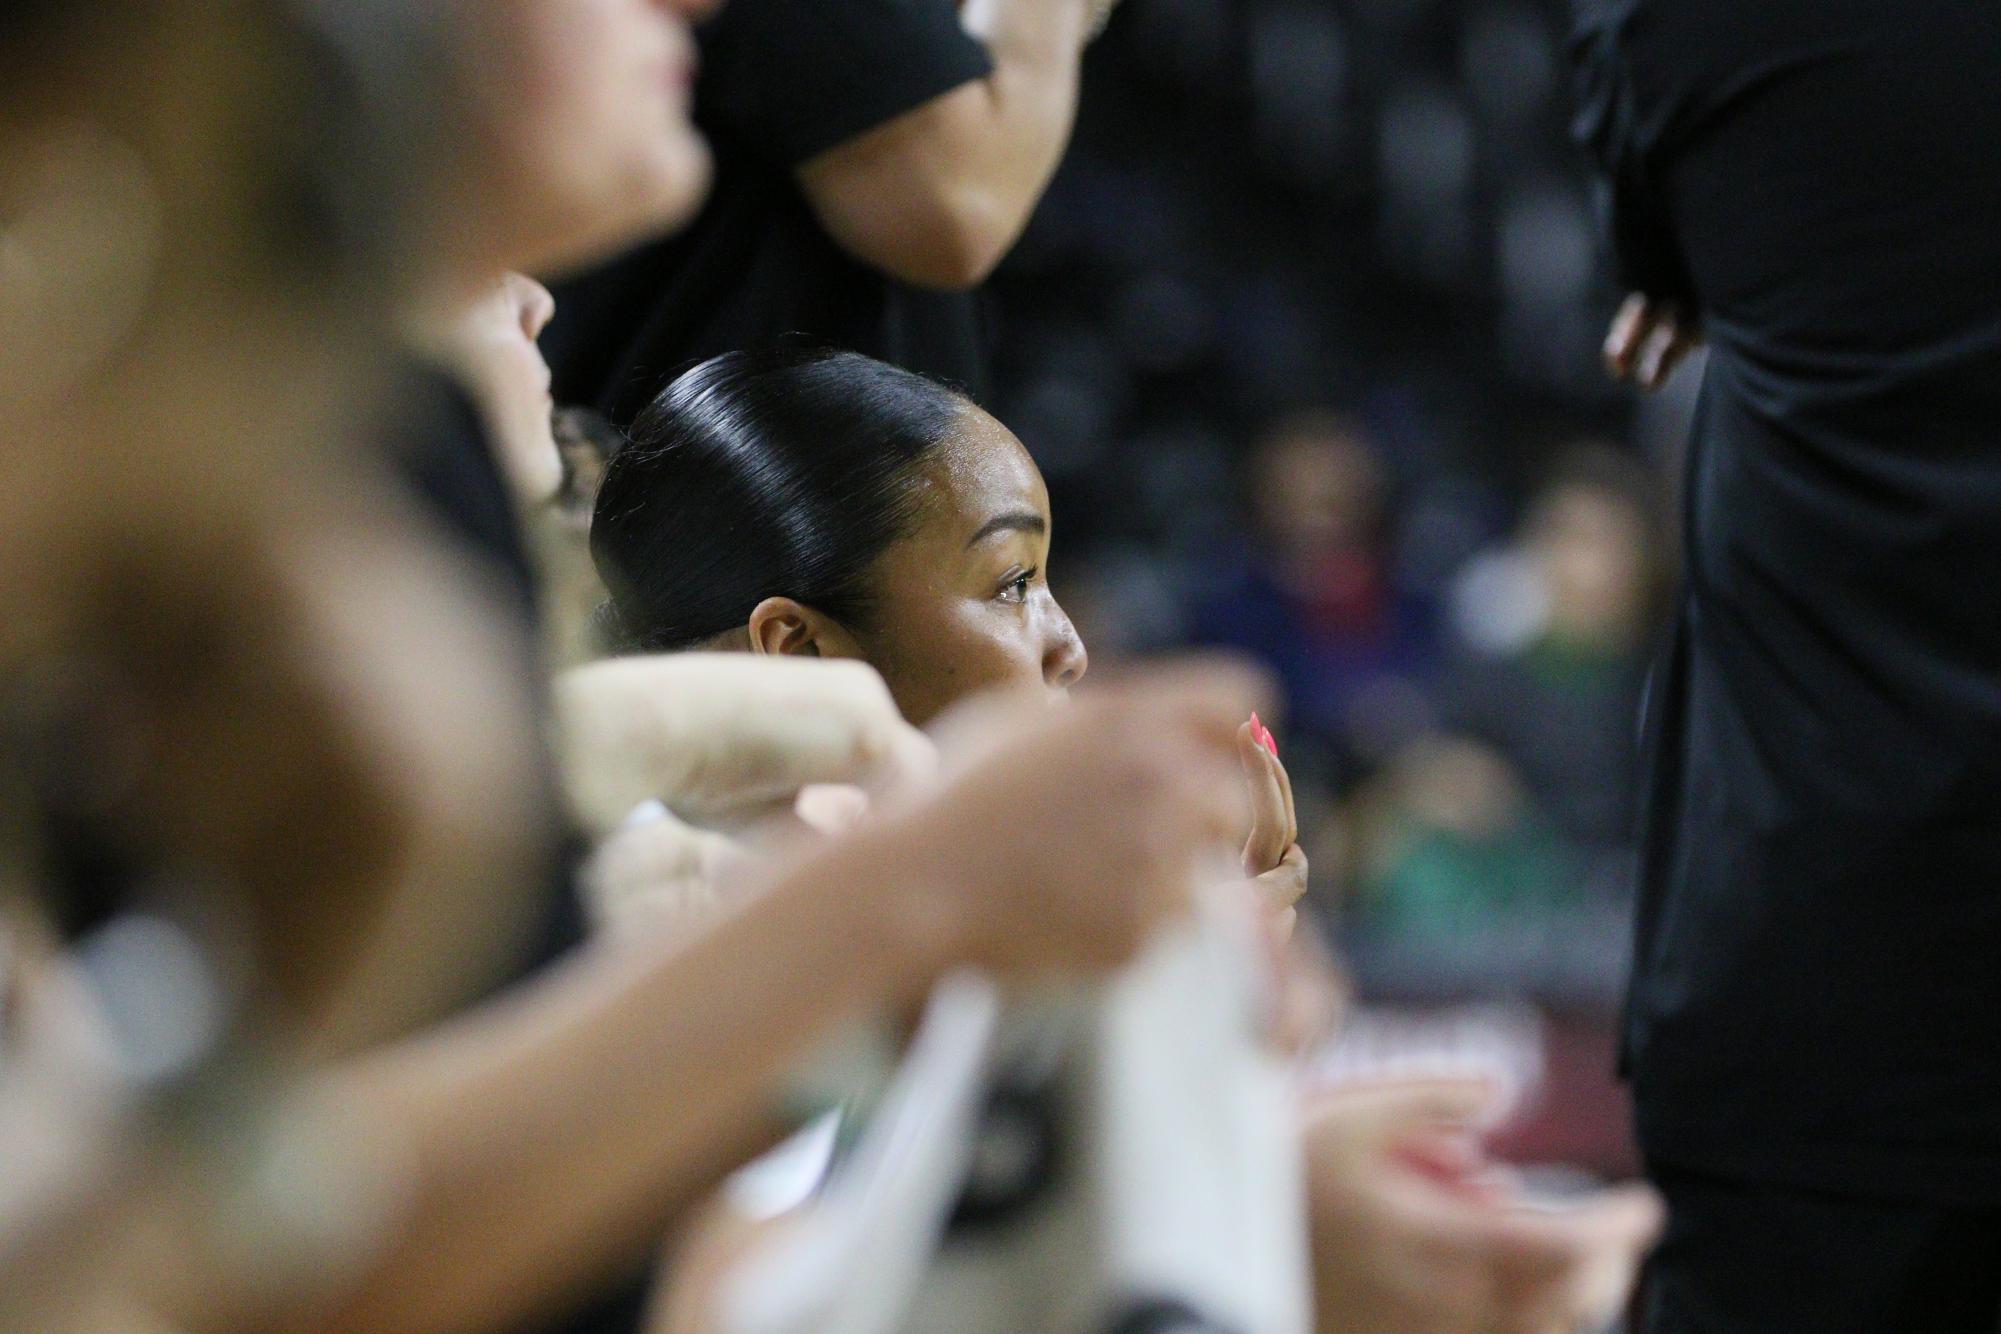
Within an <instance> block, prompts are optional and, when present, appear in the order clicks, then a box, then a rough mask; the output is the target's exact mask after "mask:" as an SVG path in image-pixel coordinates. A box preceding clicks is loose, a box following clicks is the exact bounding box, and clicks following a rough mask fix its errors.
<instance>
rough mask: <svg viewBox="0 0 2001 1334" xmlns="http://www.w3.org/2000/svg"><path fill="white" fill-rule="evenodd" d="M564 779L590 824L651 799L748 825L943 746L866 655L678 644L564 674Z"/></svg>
mask: <svg viewBox="0 0 2001 1334" xmlns="http://www.w3.org/2000/svg"><path fill="white" fill-rule="evenodd" d="M556 724H557V731H558V737H559V746H560V754H561V758H562V768H563V778H564V782H565V785H566V787H567V788H568V790H569V793H570V798H571V801H572V803H573V804H574V806H575V808H576V812H577V815H578V817H579V818H580V819H582V820H583V822H584V824H585V826H586V828H588V829H590V830H591V831H593V832H596V833H603V832H605V831H607V830H610V829H614V828H616V827H617V826H618V825H619V824H620V822H621V821H623V820H624V819H625V817H626V815H627V814H628V813H629V812H630V811H631V810H632V808H633V807H634V806H636V805H638V804H639V803H640V802H643V801H647V800H658V801H660V802H662V803H664V804H665V805H666V806H668V807H669V808H670V809H671V810H673V811H674V812H675V814H677V815H679V816H680V817H682V818H683V819H686V820H690V821H693V822H695V823H698V824H705V825H722V826H734V825H742V824H745V823H749V822H751V821H755V820H759V819H764V818H768V817H769V816H770V815H772V814H773V813H774V812H782V811H786V810H788V809H789V808H790V807H791V805H792V803H793V802H794V801H795V799H796V798H797V797H798V795H799V792H800V790H801V789H802V788H805V787H807V786H809V785H812V784H817V783H845V784H853V785H855V786H857V787H861V788H863V789H865V790H871V791H873V790H880V789H881V788H883V787H885V786H888V785H890V784H892V783H896V782H899V781H903V780H906V779H908V778H910V777H912V776H913V775H922V774H925V773H928V772H930V771H931V769H932V768H933V767H934V765H935V754H934V752H933V750H932V747H931V743H930V742H929V741H927V740H926V739H925V737H924V735H923V733H921V732H919V731H917V730H916V729H915V728H913V727H911V726H910V725H909V724H908V723H906V722H904V721H903V718H902V716H901V715H900V714H898V713H897V711H896V704H895V702H894V701H892V700H891V699H890V695H889V690H888V688H887V687H886V686H884V685H883V683H882V678H881V677H880V676H877V675H876V673H875V672H874V670H873V669H871V668H870V667H868V666H867V665H866V664H863V663H859V662H836V661H828V660H824V659H814V658H789V657H788V658H780V657H757V656H753V655H750V654H742V653H729V654H721V653H677V654H670V655H662V656H656V657H631V658H614V659H611V660H609V661H606V662H597V663H592V664H590V665H588V666H585V667H578V668H575V669H573V670H571V671H569V672H566V673H564V674H563V675H562V676H561V677H559V678H558V679H557V682H556Z"/></svg>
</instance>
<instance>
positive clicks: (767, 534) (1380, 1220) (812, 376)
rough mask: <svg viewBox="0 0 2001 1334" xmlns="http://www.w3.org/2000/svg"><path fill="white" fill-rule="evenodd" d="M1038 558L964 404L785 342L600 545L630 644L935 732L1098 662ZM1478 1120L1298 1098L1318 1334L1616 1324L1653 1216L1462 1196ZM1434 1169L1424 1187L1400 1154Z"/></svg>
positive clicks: (1423, 1100) (721, 1237) (637, 440)
mask: <svg viewBox="0 0 2001 1334" xmlns="http://www.w3.org/2000/svg"><path fill="white" fill-rule="evenodd" d="M1052 537H1053V533H1052V529H1051V519H1050V511H1049V499H1048V493H1047V490H1046V488H1045V486H1044V484H1043V481H1042V477H1041V475H1040V473H1039V471H1038V470H1037V469H1036V467H1035V464H1034V462H1033V461H1032V460H1031V459H1030V458H1029V456H1028V453H1027V451H1026V450H1024V449H1023V448H1022V446H1021V444H1020V442H1019V441H1018V440H1016V439H1015V438H1014V436H1013V435H1012V434H1010V433H1009V432H1008V431H1007V429H1006V428H1005V427H1004V426H1002V425H1001V424H1000V423H998V422H996V421H994V420H993V419H992V418H991V417H989V416H988V415H987V414H985V413H984V412H981V411H980V410H979V409H978V408H977V407H975V406H974V405H973V404H972V403H970V402H969V401H967V400H966V399H965V398H963V397H962V396H961V395H959V394H957V393H955V392H953V391H952V390H950V389H947V388H945V387H943V386H941V385H938V384H936V383H935V382H932V381H928V380H926V379H924V378H922V377H919V376H916V375H913V374H910V373H909V372H905V371H902V370H899V369H897V368H893V367H889V366H886V365H883V364H881V363H879V362H875V361H872V360H870V359H868V358H864V357H861V356H858V355H856V354H853V353H846V352H838V351H834V350H830V349H825V348H818V347H812V346H798V345H781V346H778V347H773V348H770V349H764V350H760V351H756V352H750V353H735V354H729V355H726V356H723V357H718V358H715V359H713V360H711V361H709V362H705V363H703V364H702V365H700V366H697V367H695V368H694V369H692V370H690V371H688V372H687V373H686V374H684V375H683V376H681V377H680V378H679V379H677V380H676V381H675V383H674V384H673V385H671V386H670V387H669V388H668V389H667V390H666V391H665V392H664V393H663V394H662V395H661V397H660V398H659V399H658V400H656V402H655V403H654V404H653V406H652V407H650V408H649V409H648V410H647V411H646V412H645V413H644V414H642V415H641V417H640V419H639V421H638V422H637V423H636V424H635V426H634V428H633V440H632V443H631V444H630V445H629V446H627V448H626V449H625V450H624V451H622V452H621V453H620V454H619V455H618V457H617V458H616V459H614V461H613V463H612V465H611V467H610V469H609V470H608V472H607V475H606V479H605V484H604V488H603V490H602V492H601V493H600V497H599V508H598V514H597V518H596V522H595V525H594V528H593V534H592V549H593V554H594V555H595V557H596V559H597V561H598V563H599V567H600V570H601V572H602V573H603V575H604V577H605V582H606V584H607V586H608V587H609V588H610V589H611V590H612V597H613V603H612V608H613V612H614V615H613V616H612V617H610V618H609V619H610V622H611V624H612V627H613V630H614V633H615V634H616V635H617V636H618V638H619V640H620V642H621V643H622V644H623V645H624V646H625V647H627V648H629V649H635V650H643V651H649V652H684V651H688V650H705V651H708V652H712V653H713V652H721V653H725V654H731V655H746V656H748V657H749V658H750V660H751V662H752V663H755V662H757V661H760V660H767V659H772V658H777V659H780V660H783V659H786V658H803V659H808V660H815V659H817V660H833V661H840V662H848V661H854V660H860V661H864V662H867V663H870V664H872V665H873V666H875V667H876V668H878V669H879V670H880V671H881V673H882V675H883V679H884V680H885V681H886V682H887V684H888V686H889V688H890V690H891V692H892V693H893V694H894V696H895V698H896V700H897V702H898V704H899V706H900V707H901V709H902V710H903V712H904V713H905V714H906V715H908V716H909V717H912V718H914V719H917V720H919V721H929V720H931V719H933V718H935V717H937V716H939V715H940V713H941V712H942V711H944V710H946V709H947V708H949V707H950V706H952V705H954V704H956V703H958V702H960V701H962V700H963V699H964V698H965V697H967V696H968V695H970V694H972V693H975V692H978V691H981V690H994V689H1003V690H1007V691H1010V692H1014V693H1019V694H1022V695H1024V696H1026V697H1029V698H1037V699H1042V700H1050V701H1053V700H1058V699H1063V698H1066V697H1067V696H1068V695H1069V692H1070V690H1071V688H1072V687H1073V686H1075V685H1076V684H1077V683H1078V682H1079V680H1080V679H1081V677H1082V676H1083V673H1084V671H1085V668H1086V665H1087V661H1088V660H1087V656H1086V653H1085V649H1084V646H1083V644H1082V643H1081V642H1080V641H1079V640H1078V637H1077V634H1076V631H1075V629H1074V628H1073V627H1072V625H1071V623H1070V621H1069V618H1068V617H1067V616H1066V615H1065V614H1064V611H1063V608H1062V606H1061V604H1060V603H1059V602H1058V601H1057V599H1056V596H1055V594H1054V592H1053V590H1052V588H1051V584H1050V560H1051V547H1052ZM746 666H747V667H748V666H749V664H746ZM1078 698H1079V699H1080V700H1082V699H1088V698H1089V695H1088V694H1083V695H1080V696H1079V697H1078ZM1073 707H1077V706H1074V705H1073ZM1238 748H1239V757H1240V759H1241V761H1242V764H1243V767H1244V771H1245V775H1246V777H1247V778H1248V780H1249V782H1250V784H1251V789H1252V803H1251V807H1252V811H1253V815H1254V820H1253V823H1252V827H1251V830H1250V835H1249V838H1248V840H1247V842H1246V844H1245V846H1244V848H1243V854H1242V855H1243V869H1244V871H1245V873H1246V875H1247V876H1248V877H1250V885H1251V887H1252V888H1253V891H1254V901H1256V902H1258V903H1260V904H1261V905H1262V906H1263V908H1264V910H1265V912H1266V914H1267V915H1268V925H1269V927H1270V929H1272V930H1273V931H1274V933H1275V934H1276V935H1278V936H1280V937H1284V936H1286V935H1288V934H1289V933H1290V931H1291V927H1292V914H1293V905H1294V904H1295V903H1296V902H1297V901H1298V900H1299V898H1300V897H1301V895H1302V894H1303V893H1304V891H1305V877H1306V866H1305V859H1304V856H1303V854H1302V853H1301V850H1300V849H1299V847H1298V844H1297V841H1296V840H1297V837H1298V828H1297V822H1296V819H1295V818H1294V816H1293V814H1292V805H1291V799H1290V791H1289V788H1290V783H1289V779H1288V777H1287V775H1286V773H1285V770H1284V767H1283V765H1281V764H1280V763H1279V762H1278V759H1277V755H1276V753H1275V750H1276V748H1275V746H1273V745H1271V744H1270V743H1269V738H1268V734H1261V733H1258V732H1256V731H1254V730H1253V725H1250V724H1247V725H1245V727H1243V728H1241V729H1240V730H1239V735H1238ZM1012 833H1013V835H1014V836H1016V837H1018V838H1019V839H1020V840H1021V841H1022V842H1023V843H1024V845H1025V844H1027V843H1032V842H1035V841H1037V840H1038V839H1039V838H1040V832H1039V830H1038V829H1036V828H1034V827H1024V828H1020V829H1017V830H1014V831H1012ZM1302 999H1305V998H1304V997H1302ZM1309 1008H1310V1002H1308V1003H1307V1004H1305V1005H1302V1009H1303V1010H1304V1009H1309ZM1481 1102H1482V1092H1481V1090H1480V1089H1479V1087H1477V1086H1474V1087H1471V1088H1468V1087H1463V1086H1459V1085H1454V1084H1444V1085H1439V1086H1426V1085H1420V1086H1417V1087H1411V1088H1402V1089H1373V1090H1361V1091H1353V1092H1349V1093H1344V1094H1337V1095H1332V1096H1328V1097H1309V1098H1308V1099H1307V1100H1306V1104H1305V1107H1304V1109H1303V1112H1302V1115H1303V1117H1304V1118H1305V1121H1306V1125H1307V1130H1306V1134H1305V1152H1306V1153H1307V1156H1308V1160H1309V1177H1310V1180H1311V1197H1312V1198H1311V1208H1312V1210H1313V1222H1314V1233H1315V1245H1316V1251H1317V1254H1316V1257H1315V1258H1316V1279H1317V1281H1316V1294H1317V1301H1318V1303H1319V1308H1320V1320H1319V1324H1318V1327H1319V1328H1324V1329H1328V1330H1336V1329H1370V1330H1410V1331H1417V1330H1424V1331H1428V1332H1429V1334H1452V1332H1454V1331H1461V1330H1465V1331H1472V1330H1483V1329H1493V1328H1523V1329H1539V1330H1540V1329H1571V1328H1576V1327H1579V1325H1580V1322H1582V1323H1584V1324H1588V1323H1589V1322H1591V1321H1593V1320H1595V1319H1602V1318H1603V1316H1604V1315H1606V1314H1608V1313H1609V1312H1610V1311H1611V1310H1613V1309H1614V1307H1615V1306H1616V1305H1617V1302H1618V1300H1619V1298H1620V1295H1621V1294H1622V1293H1623V1292H1624V1291H1625V1288H1626V1285H1627V1283H1628V1282H1629V1280H1630V1275H1631V1272H1632V1268H1633V1266H1634V1264H1635V1263H1636V1261H1637V1256H1638V1253H1639V1250H1640V1249H1641V1248H1642V1247H1643V1246H1644V1245H1645V1243H1646V1240H1647V1238H1648V1237H1649V1236H1650V1235H1651V1230H1652V1226H1653V1219H1654V1207H1653V1204H1652V1201H1651V1199H1650V1198H1649V1197H1648V1196H1647V1195H1646V1194H1645V1192H1632V1191H1625V1192H1611V1193H1608V1194H1606V1195H1604V1196H1601V1197H1598V1198H1596V1199H1593V1200H1591V1201H1588V1202H1584V1203H1581V1204H1580V1205H1579V1206H1578V1207H1577V1208H1576V1209H1575V1211H1574V1212H1561V1213H1549V1214H1542V1213H1536V1212H1534V1211H1531V1210H1528V1209H1526V1208H1525V1207H1523V1206H1522V1202H1521V1201H1520V1200H1518V1199H1516V1198H1515V1197H1513V1196H1512V1195H1511V1194H1510V1193H1509V1192H1507V1191H1506V1190H1505V1189H1490V1188H1489V1186H1487V1185H1476V1184H1473V1178H1474V1177H1476V1176H1477V1175H1478V1166H1479V1157H1478V1154H1477V1151H1475V1150H1473V1149H1472V1146H1471V1143H1470V1140H1468V1139H1466V1138H1465V1136H1466V1135H1467V1124H1468V1122H1469V1120H1470V1119H1471V1118H1473V1117H1474V1116H1475V1115H1476V1113H1477V1111H1478V1108H1479V1106H1480V1105H1481ZM1448 1144H1449V1146H1450V1147H1445V1146H1446V1145H1448ZM1414 1146H1422V1148H1421V1149H1419V1148H1415V1147H1414ZM1442 1148H1443V1150H1444V1155H1445V1156H1444V1157H1442V1158H1433V1159H1432V1160H1431V1161H1432V1162H1433V1165H1434V1166H1435V1167H1437V1168H1439V1169H1440V1170H1439V1171H1438V1172H1437V1173H1435V1174H1432V1175H1426V1174H1425V1173H1424V1172H1421V1171H1417V1170H1415V1169H1413V1168H1412V1167H1411V1166H1410V1164H1409V1163H1408V1161H1407V1160H1406V1159H1405V1158H1404V1157H1401V1156H1400V1155H1402V1154H1405V1153H1418V1152H1423V1153H1433V1152H1436V1151H1439V1150H1441V1149H1442ZM1448 1164H1449V1165H1448ZM746 1244H748V1238H747V1237H746V1235H745V1234H744V1232H743V1230H742V1228H741V1226H729V1227H725V1228H723V1229H722V1230H721V1232H720V1233H708V1234H705V1235H703V1236H702V1237H701V1238H700V1239H699V1240H698V1241H697V1243H696V1244H695V1249H694V1251H693V1252H692V1254H690V1255H688V1256H687V1257H685V1258H684V1261H683V1264H684V1267H683V1268H682V1269H680V1270H678V1271H677V1272H678V1273H679V1274H680V1276H681V1278H682V1280H683V1283H684V1284H686V1285H687V1286H686V1287H685V1288H684V1289H683V1290H679V1291H676V1290H672V1289H670V1290H669V1291H668V1292H667V1293H666V1294H665V1295H664V1300H663V1305H662V1315H661V1322H662V1323H661V1328H662V1329H665V1330H673V1331H677V1332H678V1331H690V1330H701V1329H708V1328H713V1327H714V1326H713V1324H712V1322H711V1317H710V1315H709V1314H708V1313H707V1312H705V1310H704V1309H703V1308H704V1304H705V1302H706V1300H707V1299H708V1298H709V1296H710V1295H711V1294H710V1293H709V1292H708V1291H707V1288H706V1286H705V1284H707V1283H710V1282H713V1281H714V1280H715V1279H716V1277H717V1276H718V1274H719V1272H720V1271H721V1269H722V1268H724V1267H726V1264H727V1258H728V1257H729V1256H732V1255H734V1254H735V1253H737V1252H738V1251H739V1250H740V1249H741V1248H742V1247H743V1246H745V1245H746ZM718 1252H720V1253H721V1254H720V1255H719V1254H718Z"/></svg>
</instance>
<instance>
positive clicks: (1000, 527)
mask: <svg viewBox="0 0 2001 1334" xmlns="http://www.w3.org/2000/svg"><path fill="white" fill-rule="evenodd" d="M1048 531H1049V521H1048V520H1047V519H1044V518H1043V517H1042V516H1041V515H1040V514H1036V513H1033V512H1032V511H1029V510H1020V511H1017V512H1015V513H1013V514H996V515H995V516H994V517H993V518H991V519H988V520H987V521H986V522H985V523H983V524H981V525H980V531H979V532H977V533H974V534H973V535H972V536H971V537H969V538H967V539H966V545H967V546H968V547H976V546H978V545H979V544H980V543H982V542H984V541H986V540H987V539H988V538H990V537H992V536H993V535H994V534H995V533H1007V532H1016V533H1036V534H1041V533H1046V532H1048Z"/></svg>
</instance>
